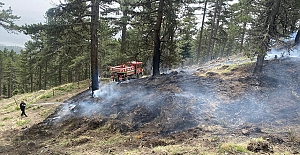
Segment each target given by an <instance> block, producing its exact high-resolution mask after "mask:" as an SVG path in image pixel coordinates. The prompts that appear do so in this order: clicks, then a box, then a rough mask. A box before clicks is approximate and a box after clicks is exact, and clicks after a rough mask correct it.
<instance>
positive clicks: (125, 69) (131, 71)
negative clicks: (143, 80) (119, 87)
mask: <svg viewBox="0 0 300 155" xmlns="http://www.w3.org/2000/svg"><path fill="white" fill-rule="evenodd" d="M142 63H143V62H137V61H130V62H127V63H126V65H125V64H121V65H119V66H114V67H110V73H111V78H112V79H113V80H114V81H117V82H120V81H125V80H129V79H131V78H140V77H141V76H142V75H143V71H144V70H143V69H142V68H141V67H140V65H141V64H142Z"/></svg>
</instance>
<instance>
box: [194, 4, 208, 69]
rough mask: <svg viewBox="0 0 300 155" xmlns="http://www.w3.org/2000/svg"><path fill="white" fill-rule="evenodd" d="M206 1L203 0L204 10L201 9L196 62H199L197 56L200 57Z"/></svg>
mask: <svg viewBox="0 0 300 155" xmlns="http://www.w3.org/2000/svg"><path fill="white" fill-rule="evenodd" d="M207 1H208V0H205V2H204V10H203V16H202V22H201V29H200V37H199V43H198V48H197V60H196V64H199V58H200V53H201V44H202V36H203V29H204V21H205V16H206V9H207V8H206V7H207Z"/></svg>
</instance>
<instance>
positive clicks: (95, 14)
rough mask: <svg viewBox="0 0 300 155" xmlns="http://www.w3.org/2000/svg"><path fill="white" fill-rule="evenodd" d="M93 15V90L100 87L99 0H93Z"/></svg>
mask: <svg viewBox="0 0 300 155" xmlns="http://www.w3.org/2000/svg"><path fill="white" fill-rule="evenodd" d="M91 2H92V17H91V46H92V47H91V73H92V91H94V90H98V89H99V79H98V78H99V77H98V35H97V31H98V26H99V1H98V0H92V1H91Z"/></svg>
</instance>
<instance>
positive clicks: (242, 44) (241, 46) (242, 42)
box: [240, 22, 247, 53]
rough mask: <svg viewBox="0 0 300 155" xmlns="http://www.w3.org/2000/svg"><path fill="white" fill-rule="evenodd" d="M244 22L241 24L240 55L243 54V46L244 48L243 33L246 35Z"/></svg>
mask: <svg viewBox="0 0 300 155" xmlns="http://www.w3.org/2000/svg"><path fill="white" fill-rule="evenodd" d="M246 24H247V23H246V22H244V24H243V32H242V34H241V44H240V53H242V52H243V46H244V38H245V33H246Z"/></svg>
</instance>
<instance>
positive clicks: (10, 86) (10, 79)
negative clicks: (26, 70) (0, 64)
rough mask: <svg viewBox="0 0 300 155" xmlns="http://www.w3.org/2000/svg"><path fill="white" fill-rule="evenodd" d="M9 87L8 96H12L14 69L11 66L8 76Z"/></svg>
mask: <svg viewBox="0 0 300 155" xmlns="http://www.w3.org/2000/svg"><path fill="white" fill-rule="evenodd" d="M8 78H9V79H8V87H7V97H8V98H11V97H12V93H11V92H12V69H11V68H10V71H9V77H8Z"/></svg>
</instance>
